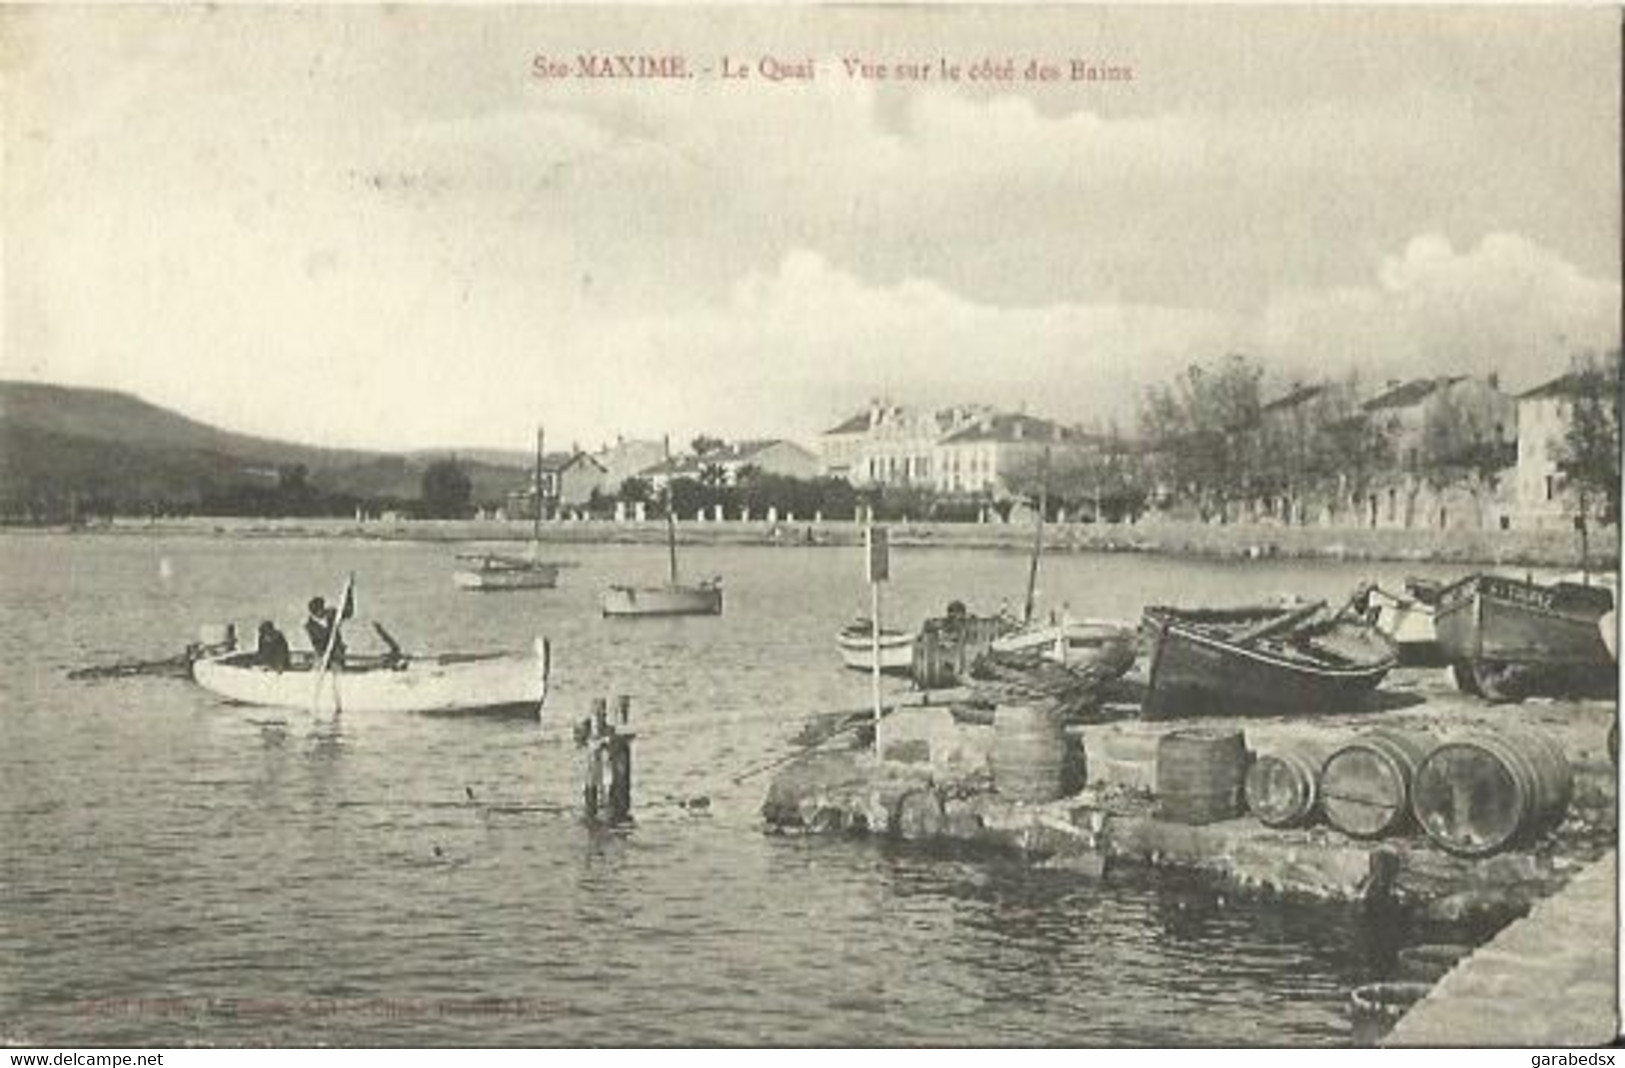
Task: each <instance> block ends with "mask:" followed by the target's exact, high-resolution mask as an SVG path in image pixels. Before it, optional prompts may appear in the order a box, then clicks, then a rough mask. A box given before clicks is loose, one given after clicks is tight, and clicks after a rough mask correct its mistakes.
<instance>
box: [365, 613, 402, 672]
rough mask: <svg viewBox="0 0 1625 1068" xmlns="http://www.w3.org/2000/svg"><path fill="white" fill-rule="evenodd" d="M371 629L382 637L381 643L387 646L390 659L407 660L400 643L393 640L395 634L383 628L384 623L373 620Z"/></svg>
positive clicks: (395, 660) (399, 661)
mask: <svg viewBox="0 0 1625 1068" xmlns="http://www.w3.org/2000/svg"><path fill="white" fill-rule="evenodd" d="M372 629H373V630H374V631H376V632H377V634H378V637H379V638H380V639H382V641H383V643H384V644H385V645H387V646H389V658H390V660H391V661H393V662H396V663H404V662H405V661H406V660H407V655H406V653H405V652H403V651H402V649H401V643H400V642H398V641H396V640H395V635H393V634H391V633H390V632H389V631H387V630H385V629H384V625H383V624H382V623H379V622H377V621H376V620H374V621H373V624H372Z"/></svg>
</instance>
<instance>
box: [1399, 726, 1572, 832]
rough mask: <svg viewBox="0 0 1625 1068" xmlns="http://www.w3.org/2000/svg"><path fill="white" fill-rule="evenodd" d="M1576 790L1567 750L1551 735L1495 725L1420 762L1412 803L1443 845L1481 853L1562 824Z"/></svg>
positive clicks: (1418, 817) (1424, 829) (1452, 742)
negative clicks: (1494, 727)
mask: <svg viewBox="0 0 1625 1068" xmlns="http://www.w3.org/2000/svg"><path fill="white" fill-rule="evenodd" d="M1573 791H1574V774H1573V772H1572V770H1571V769H1570V768H1569V762H1568V758H1567V757H1566V756H1565V755H1564V754H1563V749H1562V747H1561V746H1560V745H1558V743H1557V742H1556V741H1555V740H1554V739H1553V738H1552V737H1551V736H1550V735H1548V734H1545V733H1542V732H1540V731H1537V730H1532V729H1528V728H1523V729H1513V728H1496V729H1493V730H1477V731H1473V732H1471V733H1469V734H1463V735H1460V736H1459V737H1455V738H1451V739H1449V740H1447V741H1445V742H1443V743H1441V744H1440V745H1438V746H1436V747H1435V748H1434V749H1433V751H1432V752H1430V753H1429V754H1428V755H1427V759H1425V760H1423V761H1422V764H1421V766H1420V767H1418V768H1417V770H1416V781H1415V784H1414V785H1413V787H1412V790H1411V808H1412V810H1413V811H1414V812H1415V814H1416V821H1417V823H1419V824H1421V827H1422V832H1423V833H1424V834H1426V835H1427V836H1428V839H1429V840H1430V841H1432V842H1433V843H1434V844H1435V845H1437V846H1438V847H1439V848H1441V849H1443V850H1445V851H1447V852H1449V853H1454V854H1456V855H1457V856H1463V857H1483V856H1489V855H1490V854H1493V853H1498V852H1500V851H1502V850H1504V849H1507V848H1510V847H1512V846H1514V845H1520V844H1523V843H1526V842H1529V841H1531V840H1533V839H1534V838H1536V837H1538V836H1539V835H1541V834H1542V833H1544V832H1546V831H1549V830H1551V829H1552V828H1553V827H1555V826H1557V825H1558V824H1559V823H1561V822H1562V820H1563V816H1564V814H1565V813H1566V812H1567V811H1568V806H1569V798H1570V796H1571V794H1572V793H1573Z"/></svg>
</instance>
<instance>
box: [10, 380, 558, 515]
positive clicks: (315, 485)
mask: <svg viewBox="0 0 1625 1068" xmlns="http://www.w3.org/2000/svg"><path fill="white" fill-rule="evenodd" d="M446 455H448V452H439V453H431V452H421V453H412V454H410V455H405V456H402V455H397V454H392V453H384V452H368V451H363V450H354V449H327V448H321V447H319V446H313V445H303V444H298V443H294V442H287V441H277V440H274V439H270V438H259V437H253V436H251V435H247V434H238V433H234V432H232V431H228V430H222V429H220V428H218V427H214V426H210V425H208V424H207V423H201V422H198V421H197V420H195V419H191V418H188V417H187V416H184V415H182V414H180V413H178V412H175V411H171V410H170V409H167V408H163V407H160V406H158V405H155V404H151V403H149V402H147V401H145V400H142V399H141V398H139V397H135V396H132V395H130V394H128V393H120V392H116V391H112V390H103V389H82V388H77V387H71V386H58V385H49V384H44V383H34V382H0V515H14V516H17V515H36V516H43V515H47V514H53V513H59V512H61V511H63V510H64V509H65V508H72V507H78V506H83V507H88V508H90V509H91V510H94V511H119V512H147V511H153V510H157V511H166V512H169V511H181V512H185V511H194V510H215V511H220V510H222V509H225V508H227V506H229V505H230V504H231V502H233V501H237V502H239V503H241V504H242V505H243V506H244V507H247V508H249V509H250V510H252V511H255V512H257V513H259V512H269V511H276V510H277V509H278V508H279V507H284V506H288V507H296V508H298V509H301V510H304V511H307V512H310V513H313V514H315V513H327V512H332V513H337V512H343V511H347V510H351V509H353V508H354V507H355V506H356V505H358V504H364V503H373V504H398V503H401V502H408V501H412V500H415V499H416V498H417V496H418V493H419V488H420V485H421V480H422V477H423V471H424V469H425V468H426V467H427V466H428V465H429V464H430V463H431V462H433V461H434V460H435V459H438V458H443V457H444V456H446ZM460 462H461V463H462V464H463V467H464V470H466V471H467V472H468V474H469V476H470V478H471V479H472V481H473V483H474V499H475V501H477V502H482V503H487V502H497V501H500V500H501V499H502V497H503V496H504V494H506V493H507V491H508V490H510V489H512V488H514V487H516V486H519V485H523V484H524V482H525V478H526V468H525V466H524V465H523V464H522V463H514V464H505V463H491V462H483V461H480V460H472V459H466V458H460ZM290 485H291V486H292V487H293V488H294V490H296V491H297V492H295V493H294V494H293V495H292V496H291V497H290V496H289V495H288V494H287V493H279V488H280V489H287V488H288V487H289V486H290Z"/></svg>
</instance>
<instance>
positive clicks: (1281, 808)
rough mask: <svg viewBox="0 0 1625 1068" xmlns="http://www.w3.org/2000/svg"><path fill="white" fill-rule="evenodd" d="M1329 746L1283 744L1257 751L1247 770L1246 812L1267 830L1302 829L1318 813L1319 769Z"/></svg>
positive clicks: (1323, 763)
mask: <svg viewBox="0 0 1625 1068" xmlns="http://www.w3.org/2000/svg"><path fill="white" fill-rule="evenodd" d="M1330 755H1331V747H1330V746H1327V745H1322V744H1319V743H1315V742H1306V741H1299V742H1284V743H1281V744H1279V745H1275V746H1272V747H1271V748H1269V749H1264V750H1260V752H1259V754H1258V756H1257V758H1256V759H1254V760H1253V763H1252V767H1250V768H1248V769H1247V782H1246V795H1247V810H1248V811H1249V812H1251V813H1252V814H1253V815H1255V816H1257V817H1258V819H1259V822H1260V823H1263V824H1264V825H1265V826H1267V827H1302V826H1305V825H1306V824H1309V823H1313V822H1314V820H1315V817H1316V816H1317V815H1318V814H1319V813H1320V769H1321V768H1323V767H1325V765H1326V758H1327V757H1328V756H1330Z"/></svg>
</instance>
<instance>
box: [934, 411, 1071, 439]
mask: <svg viewBox="0 0 1625 1068" xmlns="http://www.w3.org/2000/svg"><path fill="white" fill-rule="evenodd" d="M1083 440H1085V435H1084V434H1083V433H1081V432H1080V431H1078V430H1076V429H1074V428H1072V427H1068V426H1062V425H1061V424H1060V423H1057V422H1055V421H1053V420H1050V419H1040V418H1039V417H1037V416H1034V415H1024V414H1021V413H1019V412H1006V413H1003V414H999V415H990V416H986V417H984V418H981V419H978V420H976V421H975V422H973V423H971V424H970V425H969V426H965V427H962V428H960V429H959V430H956V431H954V432H953V433H951V434H949V435H947V436H946V437H944V438H943V439H942V444H944V445H964V444H969V443H971V442H978V441H997V442H1009V443H1014V442H1018V441H1021V442H1038V443H1040V444H1042V443H1044V442H1069V443H1076V442H1080V441H1083Z"/></svg>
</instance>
